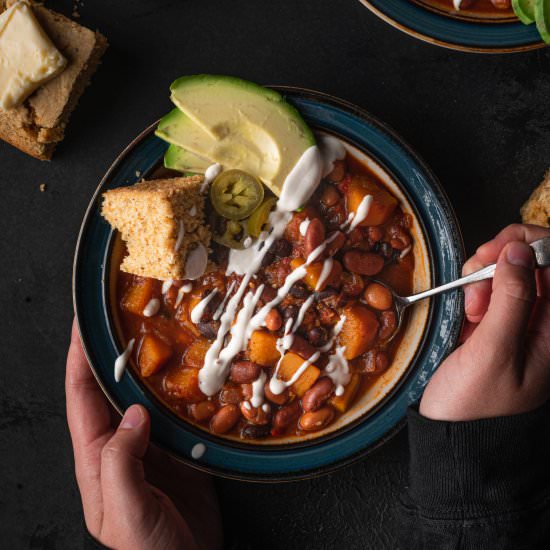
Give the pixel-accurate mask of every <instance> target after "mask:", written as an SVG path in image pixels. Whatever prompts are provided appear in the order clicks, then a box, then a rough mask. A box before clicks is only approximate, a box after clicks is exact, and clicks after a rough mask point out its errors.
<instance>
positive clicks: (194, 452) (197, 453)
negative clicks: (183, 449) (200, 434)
mask: <svg viewBox="0 0 550 550" xmlns="http://www.w3.org/2000/svg"><path fill="white" fill-rule="evenodd" d="M205 452H206V445H205V444H204V443H197V444H196V445H193V448H192V449H191V458H193V459H194V460H198V459H199V458H201V457H202V456H203V455H204V453H205Z"/></svg>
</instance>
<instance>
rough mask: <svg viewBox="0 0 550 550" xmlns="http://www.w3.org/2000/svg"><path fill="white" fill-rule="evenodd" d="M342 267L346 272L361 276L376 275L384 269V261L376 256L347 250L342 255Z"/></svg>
mask: <svg viewBox="0 0 550 550" xmlns="http://www.w3.org/2000/svg"><path fill="white" fill-rule="evenodd" d="M344 265H345V266H346V269H347V270H348V271H352V272H353V273H360V274H361V275H368V276H372V275H376V274H377V273H380V271H382V268H383V267H384V259H383V258H382V257H381V256H379V255H378V254H373V253H371V252H361V251H359V250H348V252H346V253H345V254H344Z"/></svg>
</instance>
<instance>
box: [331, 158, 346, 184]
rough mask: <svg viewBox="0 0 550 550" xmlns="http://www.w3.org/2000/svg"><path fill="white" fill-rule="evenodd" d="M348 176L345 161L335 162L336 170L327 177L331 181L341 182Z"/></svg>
mask: <svg viewBox="0 0 550 550" xmlns="http://www.w3.org/2000/svg"><path fill="white" fill-rule="evenodd" d="M345 175H346V163H345V162H344V161H343V160H335V161H334V168H333V169H332V170H331V172H330V173H329V174H328V175H327V178H328V179H329V180H330V181H334V182H339V181H342V180H343V179H344V176H345Z"/></svg>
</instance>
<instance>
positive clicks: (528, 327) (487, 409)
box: [420, 225, 550, 421]
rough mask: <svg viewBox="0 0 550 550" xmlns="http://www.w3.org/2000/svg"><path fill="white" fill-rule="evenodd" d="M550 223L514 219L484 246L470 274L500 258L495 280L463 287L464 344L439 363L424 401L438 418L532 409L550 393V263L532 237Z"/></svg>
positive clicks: (548, 232) (426, 411)
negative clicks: (539, 259) (538, 264)
mask: <svg viewBox="0 0 550 550" xmlns="http://www.w3.org/2000/svg"><path fill="white" fill-rule="evenodd" d="M548 236H550V229H545V228H543V227H537V226H534V225H510V226H509V227H507V228H506V229H504V230H503V231H501V232H500V233H499V234H498V235H497V236H496V237H495V238H494V239H493V240H491V241H489V242H488V243H485V244H484V245H482V246H480V247H479V248H478V249H477V251H476V253H475V255H474V256H473V257H472V258H470V259H469V260H468V261H467V262H466V264H465V265H464V269H463V272H464V274H468V273H472V272H473V271H476V270H478V269H481V268H482V267H484V266H486V265H488V264H491V263H494V262H497V268H496V272H495V276H494V278H493V280H492V281H489V280H486V281H482V282H479V283H474V284H471V285H468V286H467V287H465V290H464V298H465V310H466V318H467V323H466V325H465V327H464V333H463V338H464V342H463V344H462V345H461V346H460V347H458V348H457V349H456V350H455V351H454V352H453V353H452V354H451V355H449V357H447V359H446V360H445V361H444V362H443V363H442V364H441V366H440V367H439V368H438V369H437V371H436V372H435V374H434V376H433V377H432V379H431V380H430V382H429V384H428V386H427V387H426V390H425V392H424V395H423V397H422V400H421V402H420V414H422V415H423V416H426V417H427V418H431V419H434V420H447V421H459V420H465V421H466V420H475V419H479V418H488V417H495V416H508V415H514V414H519V413H523V412H527V411H530V410H533V409H535V408H537V407H539V406H540V405H542V404H544V403H545V402H547V401H548V399H550V268H549V267H546V268H543V269H538V270H537V271H536V274H535V269H534V263H535V258H534V255H533V251H532V249H531V248H530V247H529V246H528V244H527V243H530V242H533V241H535V240H537V239H541V238H542V237H548Z"/></svg>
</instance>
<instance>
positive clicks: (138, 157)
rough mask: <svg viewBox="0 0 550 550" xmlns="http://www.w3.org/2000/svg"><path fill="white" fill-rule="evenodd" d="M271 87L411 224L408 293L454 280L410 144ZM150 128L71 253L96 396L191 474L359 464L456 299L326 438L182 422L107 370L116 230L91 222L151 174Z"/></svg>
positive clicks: (384, 429) (130, 377)
mask: <svg viewBox="0 0 550 550" xmlns="http://www.w3.org/2000/svg"><path fill="white" fill-rule="evenodd" d="M278 89H279V90H280V91H281V92H282V93H283V94H285V95H286V96H287V98H288V100H289V101H291V102H292V103H293V104H294V105H295V106H296V107H297V108H298V109H299V110H300V111H301V113H302V114H303V115H304V117H305V118H306V120H307V122H308V123H309V124H310V125H311V126H312V127H313V128H315V129H316V130H317V131H320V132H324V133H329V134H332V135H336V136H338V137H339V138H340V139H342V140H343V141H344V142H345V143H346V145H347V147H349V148H350V149H351V150H352V151H353V152H354V154H356V155H357V156H360V157H361V156H363V157H364V159H365V162H369V163H371V164H372V166H376V167H377V169H378V170H380V172H381V173H383V174H384V177H386V178H387V179H388V180H391V181H390V185H391V186H392V188H393V189H392V190H393V192H394V193H396V194H397V195H398V196H399V197H400V198H401V201H402V204H404V205H406V206H405V210H407V211H409V212H410V213H411V214H412V215H413V217H414V219H415V229H414V231H415V234H416V237H415V249H418V250H417V251H416V252H415V254H416V255H417V256H415V259H416V261H417V266H418V267H417V269H415V286H416V289H417V290H421V289H423V288H426V286H427V285H438V284H442V283H445V282H448V281H451V280H453V279H455V278H457V277H458V276H459V275H460V270H461V266H462V263H463V258H464V256H463V245H462V239H461V236H460V231H459V228H458V223H457V220H456V218H455V215H454V213H453V210H452V208H451V206H450V204H449V200H448V199H447V197H446V195H445V193H444V192H443V190H442V188H441V186H440V185H439V183H438V182H437V180H436V179H435V178H434V176H433V174H432V173H431V172H430V170H429V169H428V168H427V167H426V165H425V164H424V163H423V162H422V161H421V160H420V159H419V158H418V156H417V155H416V154H415V153H414V152H413V151H412V150H411V149H410V147H408V146H407V145H406V144H405V143H404V142H403V141H402V140H401V139H400V138H399V137H398V136H396V135H395V133H394V132H393V131H391V130H390V129H389V128H387V127H386V126H385V125H383V124H382V123H380V122H379V121H377V120H376V119H374V118H373V117H372V116H371V115H369V114H368V113H366V112H364V111H363V110H361V109H359V108H357V107H355V106H353V105H351V104H349V103H346V102H344V101H341V100H338V99H335V98H332V97H329V96H326V95H323V94H320V93H317V92H311V91H307V90H301V89H296V88H282V87H279V88H278ZM154 128H155V125H152V126H151V127H149V128H148V129H147V130H145V131H144V132H143V133H142V134H141V135H140V136H138V137H137V138H136V139H135V140H134V141H133V142H132V143H131V144H130V145H129V146H128V147H127V148H126V149H125V150H124V151H123V152H122V154H121V155H120V156H119V157H118V159H116V161H115V162H114V164H113V165H112V166H111V168H110V169H109V171H108V172H107V174H106V175H105V177H104V178H103V180H102V181H101V183H100V184H99V187H98V188H97V190H96V192H95V194H94V196H93V198H92V200H91V202H90V205H89V207H88V210H87V211H86V215H85V217H84V221H83V223H82V227H81V231H80V235H79V238H78V244H77V249H76V255H75V261H74V273H73V297H74V307H75V311H76V315H77V320H78V326H79V329H80V334H81V337H82V342H83V345H84V349H85V352H86V355H87V357H88V360H89V362H90V365H91V367H92V370H93V371H94V374H95V376H96V378H97V380H98V382H99V384H100V385H101V387H102V389H103V391H104V392H105V394H106V396H107V397H108V399H109V400H110V401H111V403H112V404H113V405H114V407H115V408H116V409H117V410H118V411H119V412H122V411H123V410H125V409H126V408H127V407H129V406H130V405H131V404H133V403H141V404H142V405H144V406H145V407H146V408H147V409H148V410H149V411H150V413H151V418H152V441H153V442H154V443H155V444H156V445H158V446H159V447H161V448H163V449H165V450H166V451H167V452H169V453H171V454H172V455H173V456H175V457H177V458H178V459H180V460H182V461H184V462H186V463H188V464H189V465H191V466H193V467H195V468H198V469H201V470H204V471H207V472H211V473H213V474H216V475H220V476H225V477H232V478H237V479H245V480H256V481H284V480H292V479H301V478H306V477H311V476H316V475H319V474H322V473H327V472H330V471H332V470H334V469H336V468H339V467H342V466H344V465H346V464H350V463H352V462H354V461H356V460H358V459H360V458H362V457H364V456H365V455H367V454H368V453H369V452H371V451H372V450H373V449H375V448H376V447H378V446H379V445H381V444H383V443H384V442H385V441H386V440H387V439H388V438H390V437H391V436H392V435H393V434H395V433H396V432H397V431H398V430H399V429H400V428H401V427H402V426H403V425H404V422H405V420H404V418H405V413H406V409H407V407H408V406H409V405H410V404H411V403H414V402H415V401H417V400H418V399H419V397H420V396H421V394H422V391H423V389H424V387H425V385H426V384H427V382H428V380H429V379H430V377H431V375H432V374H433V372H434V371H435V369H436V368H437V366H438V365H439V364H440V363H441V361H442V360H443V359H444V358H445V357H446V356H447V355H448V354H449V353H450V352H451V351H452V349H453V348H454V347H455V345H456V344H457V342H458V338H459V334H460V330H461V327H462V321H463V313H462V310H463V304H462V294H461V292H460V291H453V292H450V293H448V294H445V295H442V296H439V297H437V298H435V299H433V300H431V301H429V302H425V303H424V304H423V305H422V306H420V307H419V308H418V309H417V310H416V311H415V312H413V314H412V317H411V319H410V321H409V323H408V324H407V331H408V332H407V333H406V335H405V337H404V340H403V341H404V342H405V344H401V345H400V347H399V349H400V350H401V349H402V348H403V351H402V355H401V356H400V359H399V361H397V360H396V361H395V362H394V363H395V364H396V365H397V366H396V367H395V368H394V367H392V368H391V369H390V371H388V373H389V374H388V375H387V377H386V378H384V377H382V378H381V381H380V384H379V385H378V386H377V387H376V388H375V390H373V392H371V393H370V394H369V395H367V396H365V397H364V398H362V399H363V401H362V402H359V403H358V404H357V406H354V408H353V410H352V411H350V413H349V414H348V413H346V416H344V417H343V419H342V421H341V422H340V424H337V425H336V426H335V427H333V428H332V429H331V431H327V432H324V433H321V434H317V436H315V437H311V438H309V439H301V440H299V441H293V440H288V441H285V442H283V443H280V442H279V443H278V444H276V445H271V444H266V443H264V444H251V443H243V442H240V441H239V440H228V439H223V438H219V437H216V436H213V435H211V434H209V433H207V432H206V431H203V430H200V429H198V428H197V427H195V426H192V425H191V424H189V423H187V422H186V421H184V420H182V419H181V418H178V417H177V416H176V415H175V414H173V413H172V412H171V411H170V410H168V409H167V408H166V407H165V406H163V405H162V404H161V402H160V401H159V400H157V398H156V397H155V396H154V395H152V393H151V392H150V391H149V390H148V389H147V388H146V387H145V386H144V385H143V383H142V382H141V381H140V379H139V377H138V376H137V375H135V374H134V372H133V369H131V368H130V369H128V371H127V373H126V375H125V376H124V377H123V379H122V380H121V382H119V383H116V382H115V379H114V374H113V365H114V362H115V359H116V357H117V356H118V355H119V354H120V353H121V351H122V349H123V347H124V346H123V345H122V344H121V342H119V339H118V336H117V334H116V330H115V328H114V323H113V319H112V315H111V309H110V303H109V300H110V297H109V296H110V292H109V286H110V285H109V278H110V275H109V273H110V258H111V249H112V246H113V242H114V240H115V239H114V236H115V234H114V232H113V231H112V230H111V228H110V226H109V225H108V224H107V223H106V222H105V221H104V220H103V218H102V217H101V215H100V205H101V194H102V193H103V192H104V191H106V190H107V189H113V188H116V187H119V186H125V185H130V184H132V183H135V182H136V181H137V180H138V179H139V178H140V177H146V176H147V174H150V173H151V172H152V171H154V170H155V169H157V168H158V166H159V165H160V164H161V163H162V157H163V154H164V151H165V149H166V144H165V143H164V142H162V141H161V140H160V139H158V138H157V137H155V135H154V133H153V131H154ZM416 243H418V246H416ZM417 271H418V277H417V274H416V272H417ZM400 353H401V351H400ZM392 369H393V370H392ZM384 376H386V375H384ZM369 391H370V390H369ZM198 443H202V444H204V445H205V447H206V452H205V453H204V454H203V455H202V456H201V457H200V458H199V459H197V460H195V459H193V458H192V456H191V451H192V449H193V447H194V446H195V445H197V444H198Z"/></svg>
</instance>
